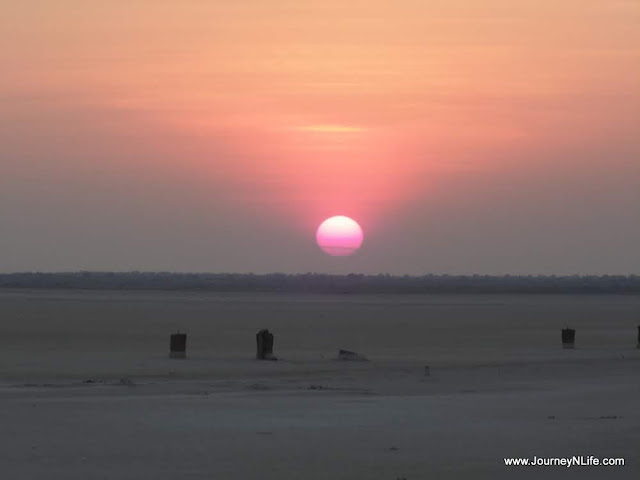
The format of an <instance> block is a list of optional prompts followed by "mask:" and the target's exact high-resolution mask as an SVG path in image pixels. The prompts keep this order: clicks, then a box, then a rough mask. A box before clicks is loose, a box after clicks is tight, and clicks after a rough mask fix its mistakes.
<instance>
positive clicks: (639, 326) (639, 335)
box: [636, 325, 640, 348]
mask: <svg viewBox="0 0 640 480" xmlns="http://www.w3.org/2000/svg"><path fill="white" fill-rule="evenodd" d="M636 347H638V348H640V325H638V344H637V345H636Z"/></svg>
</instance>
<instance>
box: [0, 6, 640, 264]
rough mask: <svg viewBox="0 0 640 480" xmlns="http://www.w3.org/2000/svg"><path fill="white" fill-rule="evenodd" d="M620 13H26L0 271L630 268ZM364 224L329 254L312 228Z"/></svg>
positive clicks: (638, 107) (636, 206)
mask: <svg viewBox="0 0 640 480" xmlns="http://www.w3.org/2000/svg"><path fill="white" fill-rule="evenodd" d="M639 20H640V4H638V2H636V1H612V0H583V1H581V2H577V1H568V0H565V1H544V0H543V1H533V0H523V1H519V2H513V1H507V0H477V1H464V2H463V1H444V0H442V1H434V2H424V1H419V0H400V1H397V2H387V1H384V2H383V1H375V0H369V1H349V0H342V1H333V0H324V1H320V0H312V1H309V2H296V1H290V0H289V1H282V0H273V1H268V2H265V1H259V0H241V1H238V2H202V1H198V0H186V1H182V2H170V1H157V0H156V1H151V0H128V1H124V0H112V1H109V2H86V1H81V0H56V1H53V0H50V1H47V0H42V1H35V0H27V1H24V2H13V3H11V4H9V5H7V6H5V7H4V8H3V15H2V17H1V18H0V31H1V32H2V37H1V41H0V60H2V64H3V75H2V76H0V99H1V101H2V109H0V173H1V174H0V224H1V225H2V226H3V228H2V235H1V238H0V247H1V248H2V252H3V255H0V271H19V270H76V269H87V270H96V269H100V270H131V269H139V270H181V271H185V270H194V271H241V272H244V271H254V272H270V271H329V272H348V271H358V272H371V273H377V272H391V273H425V272H436V273H440V272H441V273H631V272H638V267H639V266H640V253H638V252H639V250H638V247H637V245H640V221H639V219H640V160H639V159H640V156H639V154H640V140H639V138H640V136H638V134H637V132H636V131H637V128H638V124H639V120H640V93H638V88H637V86H638V84H640V61H639V60H640V29H638V28H637V26H638V21H639ZM339 214H343V215H348V216H351V217H353V218H354V219H356V220H357V221H358V222H359V223H360V224H361V225H362V227H363V229H364V230H365V232H366V234H367V238H366V243H365V246H364V247H363V248H362V250H361V251H359V252H358V253H357V254H356V255H354V256H353V257H349V258H348V259H342V260H343V261H342V262H336V261H335V260H336V259H329V260H327V258H325V256H324V255H323V254H322V252H319V251H318V249H317V247H316V245H315V238H314V236H315V230H316V228H317V226H318V225H319V224H320V222H321V221H322V220H324V219H325V218H327V217H329V216H332V215H339Z"/></svg>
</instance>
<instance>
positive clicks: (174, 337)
mask: <svg viewBox="0 0 640 480" xmlns="http://www.w3.org/2000/svg"><path fill="white" fill-rule="evenodd" d="M169 358H187V334H186V333H173V334H171V339H170V341H169Z"/></svg>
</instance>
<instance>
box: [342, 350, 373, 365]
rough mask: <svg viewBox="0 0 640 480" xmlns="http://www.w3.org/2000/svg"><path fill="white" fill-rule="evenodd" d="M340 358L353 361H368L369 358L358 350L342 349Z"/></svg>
mask: <svg viewBox="0 0 640 480" xmlns="http://www.w3.org/2000/svg"><path fill="white" fill-rule="evenodd" d="M338 360H347V361H352V362H368V361H369V359H368V358H367V357H365V356H364V355H361V354H360V353H357V352H351V351H349V350H342V349H340V351H339V352H338Z"/></svg>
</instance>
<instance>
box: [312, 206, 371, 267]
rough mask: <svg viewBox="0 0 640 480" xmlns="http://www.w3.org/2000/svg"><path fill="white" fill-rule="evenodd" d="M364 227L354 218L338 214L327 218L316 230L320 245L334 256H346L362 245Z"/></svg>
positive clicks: (317, 240)
mask: <svg viewBox="0 0 640 480" xmlns="http://www.w3.org/2000/svg"><path fill="white" fill-rule="evenodd" d="M363 238H364V236H363V234H362V228H360V225H358V223H357V222H356V221H355V220H353V219H352V218H349V217H345V216H344V215H336V216H335V217H331V218H327V219H326V220H325V221H324V222H322V223H321V224H320V226H319V227H318V230H317V231H316V242H317V243H318V246H319V247H320V248H321V249H322V250H323V251H324V252H325V253H328V254H329V255H332V256H334V257H346V256H349V255H351V254H352V253H354V252H355V251H356V250H358V249H359V248H360V247H361V246H362V240H363Z"/></svg>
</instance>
